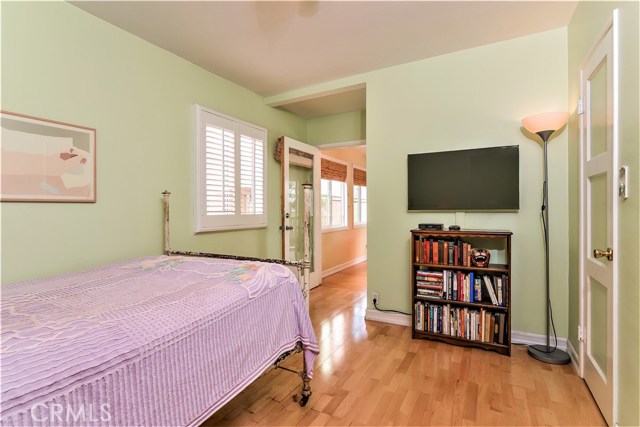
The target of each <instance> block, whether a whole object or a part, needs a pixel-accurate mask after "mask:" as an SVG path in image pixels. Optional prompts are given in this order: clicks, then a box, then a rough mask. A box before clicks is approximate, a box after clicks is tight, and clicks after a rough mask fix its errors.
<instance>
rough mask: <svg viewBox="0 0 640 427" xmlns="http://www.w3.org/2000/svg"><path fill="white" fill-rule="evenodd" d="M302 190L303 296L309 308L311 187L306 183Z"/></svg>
mask: <svg viewBox="0 0 640 427" xmlns="http://www.w3.org/2000/svg"><path fill="white" fill-rule="evenodd" d="M302 188H303V189H304V258H303V261H304V267H303V268H304V275H303V280H304V295H305V299H306V300H307V308H309V291H310V283H309V282H310V281H311V278H310V275H311V189H312V188H313V185H311V184H310V183H308V182H305V183H304V184H302Z"/></svg>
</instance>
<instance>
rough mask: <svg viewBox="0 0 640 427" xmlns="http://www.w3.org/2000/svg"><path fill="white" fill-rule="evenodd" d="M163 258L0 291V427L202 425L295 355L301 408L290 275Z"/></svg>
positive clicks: (302, 328) (297, 318) (304, 327)
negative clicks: (271, 369)
mask: <svg viewBox="0 0 640 427" xmlns="http://www.w3.org/2000/svg"><path fill="white" fill-rule="evenodd" d="M165 245H166V243H165ZM166 252H167V254H166V255H162V256H154V257H145V258H139V259H134V260H128V261H124V262H120V263H116V264H111V265H108V266H103V267H99V268H95V269H92V270H88V271H84V272H81V273H75V274H68V275H64V276H59V277H54V278H47V279H41V280H33V281H28V282H22V283H14V284H7V285H3V287H2V308H1V309H2V335H1V337H2V338H1V339H2V359H1V363H2V373H1V375H2V376H1V383H2V394H1V402H0V403H1V413H0V423H1V425H3V426H31V425H37V426H39V425H114V426H125V425H136V426H137V425H153V426H178V425H198V424H200V423H201V422H203V421H204V420H206V419H207V418H208V417H209V416H210V415H211V414H213V413H214V412H215V411H216V410H217V409H219V408H220V407H222V406H223V405H224V404H225V403H227V402H228V401H229V400H231V399H232V398H233V397H234V396H236V395H237V394H238V393H239V392H240V391H242V390H243V389H244V388H245V387H246V386H248V385H249V384H250V383H251V382H252V381H254V380H255V379H256V378H258V377H259V376H260V375H261V374H263V373H264V372H265V371H267V370H269V369H270V367H274V366H277V365H279V363H280V362H281V361H282V359H283V358H284V357H286V356H287V355H288V354H290V353H291V352H294V351H302V352H303V354H304V356H303V360H304V367H303V370H302V371H300V373H299V374H300V376H301V377H302V379H303V385H302V400H301V405H303V404H304V403H306V401H307V399H308V398H309V396H310V394H311V392H310V388H309V380H310V378H311V377H312V375H313V361H314V358H315V356H316V355H317V354H318V343H317V340H316V337H315V334H314V331H313V327H312V325H311V321H310V319H309V314H308V310H307V305H306V303H305V297H304V294H303V292H302V291H301V288H300V283H299V280H298V278H296V276H295V274H294V273H293V272H292V271H291V269H290V267H291V265H287V263H286V262H281V263H275V262H271V263H267V262H261V261H259V260H248V259H244V260H238V259H227V258H225V257H223V258H220V257H217V256H214V255H212V254H208V255H209V256H206V255H207V254H201V255H205V256H187V255H184V254H179V253H176V252H172V251H170V250H167V251H166ZM239 355H240V357H239ZM302 401H304V402H302Z"/></svg>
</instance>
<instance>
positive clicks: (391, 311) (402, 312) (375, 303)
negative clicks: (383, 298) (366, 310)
mask: <svg viewBox="0 0 640 427" xmlns="http://www.w3.org/2000/svg"><path fill="white" fill-rule="evenodd" d="M373 306H374V307H375V309H376V310H378V311H384V312H385V313H399V314H406V315H408V316H411V314H412V313H405V312H404V311H398V310H385V309H383V308H380V307H378V300H377V299H375V298H374V299H373Z"/></svg>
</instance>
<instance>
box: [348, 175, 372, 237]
mask: <svg viewBox="0 0 640 427" xmlns="http://www.w3.org/2000/svg"><path fill="white" fill-rule="evenodd" d="M353 169H354V170H355V169H359V170H361V171H365V172H366V171H367V170H366V169H365V168H363V167H361V166H356V165H353ZM351 176H355V172H354V173H352V174H351ZM352 184H353V191H352V192H353V228H365V227H366V226H367V221H368V219H369V217H368V216H367V221H365V222H356V187H363V188H367V186H366V185H356V184H355V183H354V182H353V181H352ZM368 195H369V191H368V190H367V204H368V203H369V197H368ZM358 204H359V205H360V212H362V203H360V200H359V201H358ZM365 211H366V209H365Z"/></svg>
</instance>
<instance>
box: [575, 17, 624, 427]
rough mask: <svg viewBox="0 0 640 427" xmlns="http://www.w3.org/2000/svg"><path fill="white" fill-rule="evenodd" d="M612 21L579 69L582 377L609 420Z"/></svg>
mask: <svg viewBox="0 0 640 427" xmlns="http://www.w3.org/2000/svg"><path fill="white" fill-rule="evenodd" d="M615 22H616V20H615V16H614V21H613V23H612V26H611V27H610V28H609V29H608V31H607V32H606V33H605V35H604V36H603V37H602V38H601V39H600V41H599V42H598V44H597V45H596V46H595V48H594V49H593V51H592V52H591V53H590V55H589V57H588V58H587V60H586V62H585V63H584V66H583V68H582V70H581V84H582V88H581V90H582V96H583V98H582V99H583V101H584V102H583V104H584V112H583V114H582V117H581V156H582V183H581V185H582V189H581V192H582V218H583V222H582V227H583V229H582V250H581V254H582V262H581V264H582V297H581V300H582V313H583V316H584V317H583V337H584V342H583V345H582V350H581V353H582V356H581V360H582V361H583V362H582V363H583V374H584V379H585V381H586V382H587V385H588V386H589V389H590V390H591V393H592V394H593V397H594V398H595V400H596V402H597V403H598V406H599V407H600V410H601V411H602V414H603V415H604V417H605V419H606V421H607V423H608V424H609V425H613V424H614V423H615V422H616V411H615V408H616V405H615V403H616V399H615V383H616V381H617V372H616V366H617V364H616V363H615V361H616V357H617V342H616V337H617V321H616V313H617V274H616V264H617V263H616V255H617V254H616V249H617V248H616V242H617V234H616V233H617V202H618V200H617V176H616V171H617V142H618V141H617V111H616V105H617V81H616V79H617V64H616V62H615V47H616V46H617V43H616V40H615V33H614V30H615V29H616V26H615Z"/></svg>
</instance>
